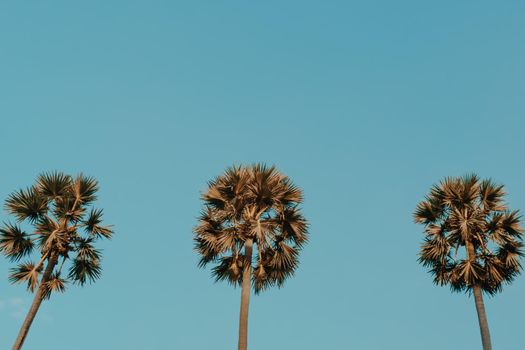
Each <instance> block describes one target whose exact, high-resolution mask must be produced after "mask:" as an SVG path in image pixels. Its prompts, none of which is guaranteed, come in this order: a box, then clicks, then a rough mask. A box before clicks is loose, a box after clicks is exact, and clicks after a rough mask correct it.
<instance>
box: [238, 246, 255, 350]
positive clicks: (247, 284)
mask: <svg viewBox="0 0 525 350" xmlns="http://www.w3.org/2000/svg"><path fill="white" fill-rule="evenodd" d="M252 246H253V240H252V239H251V238H249V239H247V240H246V243H245V247H244V264H243V265H244V269H243V272H242V289H241V312H240V316H239V347H238V349H239V350H247V349H248V306H249V304H250V290H251V278H252Z"/></svg>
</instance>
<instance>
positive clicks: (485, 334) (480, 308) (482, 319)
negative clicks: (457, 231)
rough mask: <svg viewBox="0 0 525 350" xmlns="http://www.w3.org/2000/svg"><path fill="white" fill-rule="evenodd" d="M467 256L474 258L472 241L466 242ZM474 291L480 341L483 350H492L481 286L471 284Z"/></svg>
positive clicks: (470, 259)
mask: <svg viewBox="0 0 525 350" xmlns="http://www.w3.org/2000/svg"><path fill="white" fill-rule="evenodd" d="M466 248H467V258H468V259H469V261H475V260H476V251H475V249H474V245H473V244H472V242H468V241H467V242H466ZM471 287H472V291H473V292H474V302H475V303H476V311H477V313H478V322H479V331H480V333H481V343H482V344H483V350H492V345H491V343H490V331H489V323H488V321H487V314H486V313H485V304H484V303H483V294H482V290H481V287H480V286H478V285H474V286H471Z"/></svg>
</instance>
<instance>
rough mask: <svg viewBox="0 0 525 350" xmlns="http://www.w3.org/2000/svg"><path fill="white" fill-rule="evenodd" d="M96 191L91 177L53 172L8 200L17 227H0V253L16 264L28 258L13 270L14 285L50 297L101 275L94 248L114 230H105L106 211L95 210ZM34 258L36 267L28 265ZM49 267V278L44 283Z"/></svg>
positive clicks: (98, 252)
mask: <svg viewBox="0 0 525 350" xmlns="http://www.w3.org/2000/svg"><path fill="white" fill-rule="evenodd" d="M97 191H98V183H97V181H96V180H95V179H93V178H91V177H86V176H84V175H82V174H80V175H78V176H76V177H72V176H70V175H66V174H63V173H60V172H50V173H43V174H41V175H40V176H38V178H37V180H36V182H35V184H34V185H33V186H31V187H29V188H27V189H22V190H19V191H15V192H13V193H12V194H11V195H9V197H8V198H7V199H6V201H5V209H6V210H7V212H8V213H9V214H11V215H13V216H14V218H15V221H16V223H11V222H7V223H4V224H3V226H2V227H0V252H1V253H3V254H4V255H5V256H6V257H8V258H9V259H10V260H11V261H13V262H20V260H22V259H24V261H23V262H22V263H19V264H18V265H17V266H16V267H14V268H12V269H11V275H10V277H9V278H10V281H11V282H12V283H22V282H24V283H27V288H28V289H29V290H30V291H32V292H33V291H34V290H35V289H36V288H38V287H40V286H41V287H42V290H43V297H45V298H49V296H50V295H51V293H52V292H63V291H64V290H65V286H66V283H76V284H80V285H83V284H85V283H87V282H92V281H94V280H96V279H97V278H98V277H99V276H100V273H101V267H100V260H101V252H100V250H98V249H96V248H95V243H96V241H97V240H98V239H99V238H108V239H109V238H111V236H112V233H113V231H112V229H111V227H110V226H104V225H102V215H103V213H102V210H100V209H95V208H93V207H92V204H93V202H94V201H95V200H96V199H97V197H96V193H97ZM24 226H25V227H27V228H29V229H28V230H27V231H26V230H24V229H23V227H24ZM32 255H37V259H36V261H37V262H34V261H30V260H27V261H25V259H26V258H30V257H31V256H32ZM50 265H51V267H52V269H50V273H49V277H48V279H47V280H45V281H42V275H43V273H44V270H45V267H46V266H50ZM63 270H67V272H65V273H64V272H63Z"/></svg>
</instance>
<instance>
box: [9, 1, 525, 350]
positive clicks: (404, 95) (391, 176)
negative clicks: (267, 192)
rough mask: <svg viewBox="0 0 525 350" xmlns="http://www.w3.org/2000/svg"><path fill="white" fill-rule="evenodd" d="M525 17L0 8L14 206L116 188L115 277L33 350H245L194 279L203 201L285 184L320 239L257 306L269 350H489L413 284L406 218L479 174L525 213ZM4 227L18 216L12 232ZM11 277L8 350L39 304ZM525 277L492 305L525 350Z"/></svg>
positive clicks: (422, 278) (467, 305) (471, 11)
mask: <svg viewBox="0 0 525 350" xmlns="http://www.w3.org/2000/svg"><path fill="white" fill-rule="evenodd" d="M524 16H525V3H524V2H523V1H518V0H509V1H485V0H476V1H440V2H430V1H420V0H419V1H415V0H414V1H408V0H400V1H386V0H382V1H380V0H367V1H308V0H301V1H274V0H268V1H217V0H214V1H211V0H210V1H132V0H126V1H101V0H91V1H84V2H79V1H29V0H27V1H12V0H7V1H2V2H1V3H0V120H1V124H0V150H1V151H0V152H1V153H0V154H1V160H2V167H1V171H0V198H1V199H2V200H3V199H4V198H6V196H7V195H8V194H9V193H11V192H12V191H13V190H16V189H18V188H21V187H25V186H27V185H30V184H31V183H32V182H33V181H34V179H35V177H36V176H37V175H38V174H39V173H40V172H42V171H46V170H54V169H56V170H62V171H65V172H70V173H77V172H80V171H82V172H84V173H85V174H87V175H91V176H94V177H96V178H97V179H98V180H99V181H100V186H101V191H100V196H99V198H100V200H99V206H100V207H102V208H104V210H105V213H106V220H107V222H108V223H112V224H114V225H115V229H116V236H115V238H114V239H113V240H112V241H110V242H107V243H104V244H103V248H104V255H105V258H104V261H103V268H104V272H103V276H102V279H101V280H99V281H98V282H97V283H96V284H93V285H91V286H86V287H84V288H79V287H75V286H73V287H71V288H69V290H68V291H67V293H65V294H64V295H57V296H55V297H53V298H52V299H51V300H50V301H49V302H45V303H44V305H43V307H42V308H41V311H40V313H39V314H38V316H37V319H36V321H35V323H34V326H33V328H32V329H31V331H30V333H29V337H28V340H27V342H26V345H25V348H24V349H25V350H36V349H39V350H40V349H53V350H69V349H76V350H88V349H89V350H90V349H128V350H157V349H158V350H160V349H163V350H164V349H195V350H209V349H234V348H235V347H236V342H237V330H238V328H237V327H238V312H239V302H240V290H239V289H233V288H232V287H230V286H228V285H226V284H215V283H214V282H213V280H212V278H211V276H210V271H209V269H208V270H202V269H198V268H197V262H198V257H197V255H196V254H195V253H194V252H193V250H192V249H193V246H192V245H193V243H192V227H193V226H194V225H195V223H196V217H197V216H198V214H199V211H200V207H201V202H200V200H199V195H200V193H201V192H202V191H203V190H204V189H205V187H206V181H207V180H209V179H211V178H212V177H214V176H216V175H218V174H220V173H221V172H222V171H223V170H224V169H225V168H226V167H227V166H229V165H232V164H234V163H236V164H239V163H251V162H266V163H268V164H275V165H277V166H278V167H279V169H281V170H282V171H283V172H284V173H286V174H287V175H289V176H290V177H291V178H292V179H293V181H294V182H295V183H296V184H297V185H298V186H300V187H301V188H302V189H303V190H304V193H305V202H304V206H303V209H304V213H305V215H306V216H307V218H308V219H309V221H310V224H311V229H310V232H311V240H310V243H309V244H308V245H307V246H306V247H305V249H304V251H303V252H302V254H301V265H300V268H299V270H298V271H297V274H296V276H295V277H294V278H293V279H290V280H288V282H287V283H286V285H285V287H284V288H283V289H280V290H278V289H274V290H271V291H269V292H266V293H264V294H262V295H260V296H255V297H253V298H252V300H251V305H250V321H249V327H250V330H249V345H250V349H251V350H264V349H301V350H314V349H315V350H317V349H336V350H339V349H358V350H368V349H372V350H376V349H377V350H379V349H403V350H420V349H426V350H438V349H458V350H459V349H461V350H477V349H480V348H481V340H480V337H479V330H478V324H477V318H476V313H475V307H474V303H473V300H472V299H469V298H468V297H467V296H465V295H462V294H451V293H450V292H449V290H448V288H440V287H435V286H434V285H433V284H432V280H431V277H430V276H429V275H428V274H427V273H426V271H425V269H424V268H423V267H421V266H419V265H418V264H417V261H416V260H417V253H418V249H419V244H420V242H421V240H422V238H423V234H422V228H421V227H418V226H416V225H415V224H413V223H412V216H411V215H412V211H413V209H414V208H415V206H416V204H417V202H418V201H420V200H421V199H422V198H423V196H424V195H425V194H426V192H427V190H428V189H429V187H430V186H431V185H432V184H433V183H435V182H437V181H439V180H440V179H441V178H443V177H445V176H448V175H451V176H455V175H463V174H465V173H467V172H477V173H478V174H479V175H480V176H482V177H492V178H493V179H495V180H496V181H497V182H501V183H503V184H505V185H506V189H507V191H508V192H509V196H508V201H509V203H510V205H511V207H513V208H517V209H523V210H525V179H524V176H523V173H524V171H525V165H524V160H523V159H524V157H523V154H524V150H525V147H524V146H525V141H524V137H523V132H524V130H525V98H524V97H525V64H524V62H525V21H524V18H525V17H524ZM5 220H7V216H6V213H5V212H4V211H2V213H1V214H0V221H5ZM9 267H11V264H10V263H9V262H8V261H7V260H6V259H4V258H1V259H0V329H1V331H0V349H8V348H10V346H11V344H12V342H13V340H14V338H15V336H16V333H17V331H18V328H19V326H20V324H21V322H22V317H23V315H24V314H25V312H26V311H27V309H28V305H29V303H30V301H31V295H29V294H28V293H26V291H25V289H24V287H23V286H11V285H9V284H8V281H7V275H8V269H9ZM524 293H525V276H521V277H519V278H518V279H517V280H516V282H515V283H514V284H513V285H512V286H509V287H506V288H505V289H504V292H503V293H502V294H500V295H498V296H496V297H495V298H487V299H486V307H487V311H488V317H489V323H490V326H491V332H492V338H493V343H494V348H495V349H506V350H522V349H524V348H525V338H524V336H523V316H522V315H523V311H524V310H525V298H523V296H524Z"/></svg>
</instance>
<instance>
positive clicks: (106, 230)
mask: <svg viewBox="0 0 525 350" xmlns="http://www.w3.org/2000/svg"><path fill="white" fill-rule="evenodd" d="M102 215H103V211H102V209H94V208H92V209H91V212H90V213H89V215H88V218H87V219H86V220H85V221H84V222H83V224H84V228H85V229H86V231H87V232H88V233H89V234H91V235H92V236H96V237H104V238H107V239H110V238H111V237H112V235H113V230H112V229H111V227H110V226H102V225H101V223H102Z"/></svg>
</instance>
